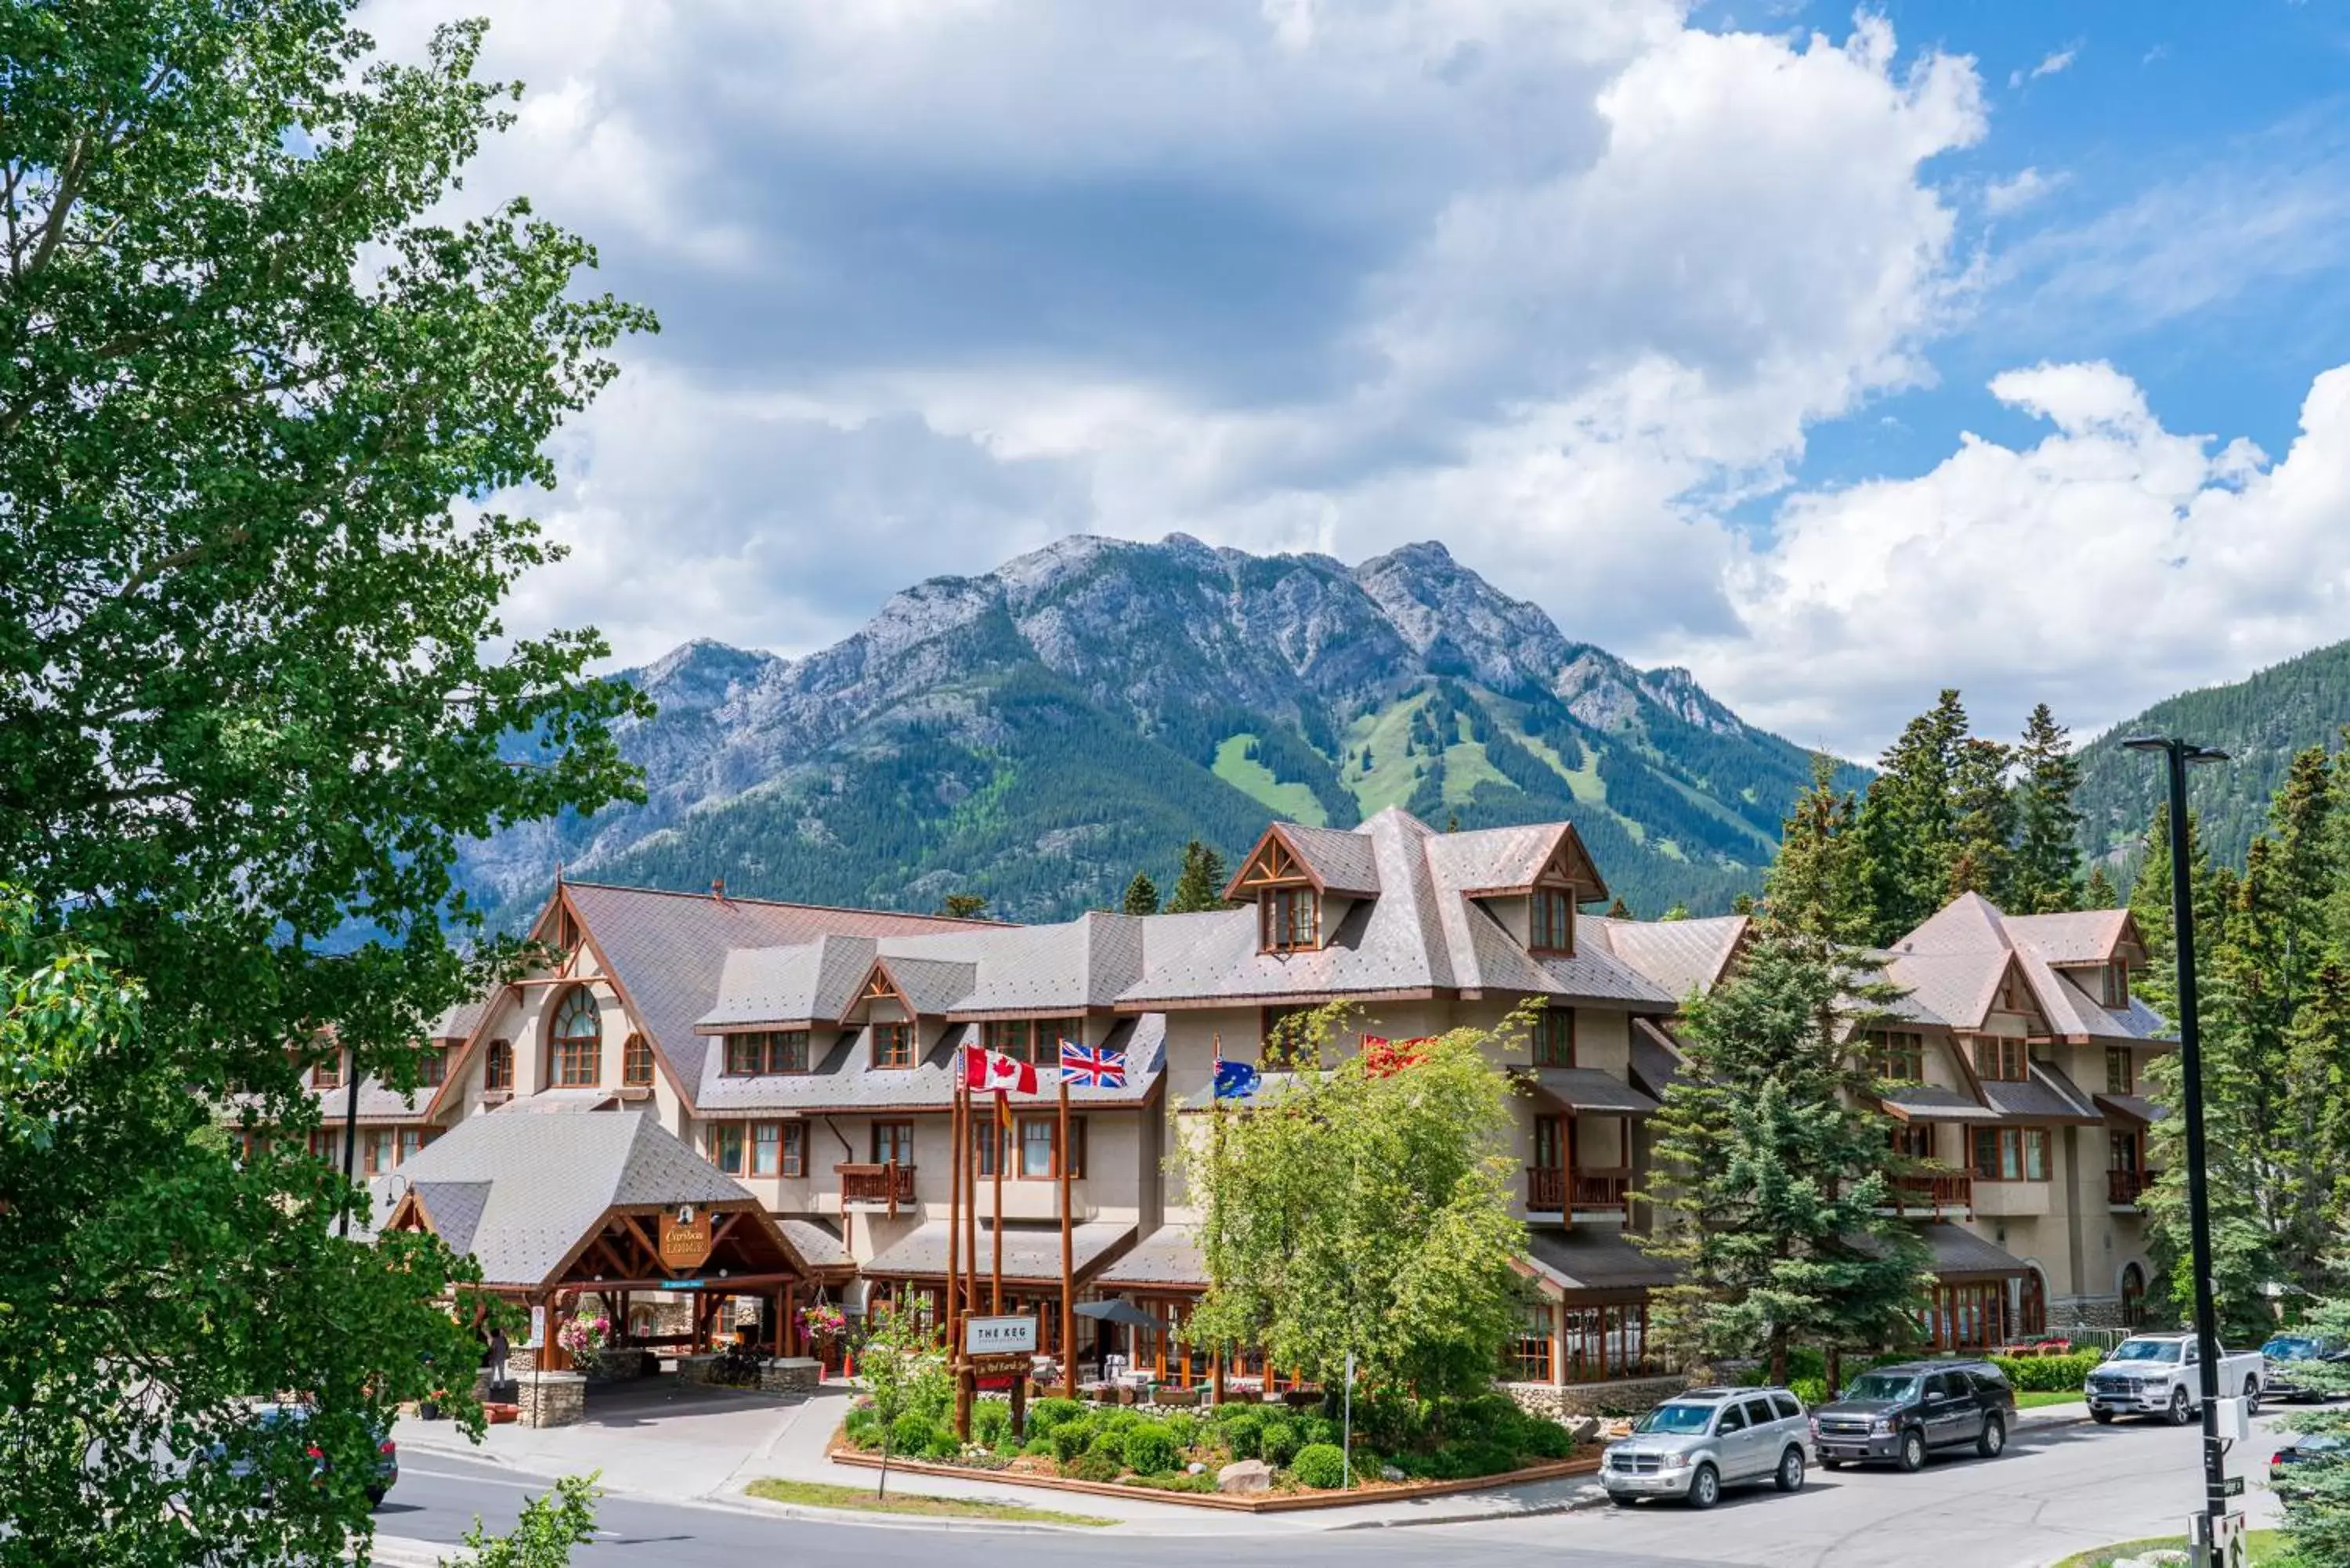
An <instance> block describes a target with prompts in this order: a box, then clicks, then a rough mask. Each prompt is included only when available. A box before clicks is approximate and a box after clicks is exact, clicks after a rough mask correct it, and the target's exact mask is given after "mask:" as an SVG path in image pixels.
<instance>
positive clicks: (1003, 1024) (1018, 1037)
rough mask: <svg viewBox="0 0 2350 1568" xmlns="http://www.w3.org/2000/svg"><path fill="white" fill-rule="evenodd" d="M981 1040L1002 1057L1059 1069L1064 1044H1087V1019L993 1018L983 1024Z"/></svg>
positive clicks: (981, 1026)
mask: <svg viewBox="0 0 2350 1568" xmlns="http://www.w3.org/2000/svg"><path fill="white" fill-rule="evenodd" d="M980 1037H981V1041H982V1043H983V1044H985V1045H986V1047H987V1048H988V1049H989V1050H991V1051H993V1052H995V1053H996V1054H999V1055H1004V1056H1009V1057H1011V1058H1012V1059H1013V1060H1014V1061H1016V1062H1034V1063H1035V1064H1037V1065H1038V1066H1040V1067H1041V1066H1058V1065H1059V1064H1060V1061H1061V1042H1062V1041H1064V1040H1066V1041H1069V1042H1071V1043H1072V1044H1078V1045H1082V1044H1085V1043H1086V1021H1085V1020H1084V1019H1083V1018H991V1019H989V1020H988V1021H987V1022H986V1023H983V1024H982V1025H980Z"/></svg>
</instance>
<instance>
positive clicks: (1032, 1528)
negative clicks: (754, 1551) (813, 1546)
mask: <svg viewBox="0 0 2350 1568" xmlns="http://www.w3.org/2000/svg"><path fill="white" fill-rule="evenodd" d="M910 1495H920V1494H910ZM964 1501H993V1500H981V1499H972V1500H964ZM1003 1501H1004V1502H1005V1503H1006V1504H1007V1505H1008V1506H1011V1507H1014V1508H1028V1507H1033V1506H1034V1505H1033V1504H1031V1503H1028V1502H1026V1501H1022V1500H1020V1499H1017V1498H1006V1499H1003ZM704 1506H707V1507H720V1508H727V1509H730V1510H732V1511H735V1512H741V1513H749V1514H755V1515H757V1516H759V1517H761V1518H764V1519H797V1520H805V1521H809V1522H813V1523H821V1524H863V1525H869V1526H871V1527H872V1528H874V1529H877V1530H944V1531H953V1532H986V1533H988V1534H999V1535H1108V1534H1113V1533H1115V1532H1118V1531H1119V1530H1120V1529H1122V1528H1123V1527H1124V1526H1125V1525H1127V1524H1128V1522H1129V1521H1127V1520H1123V1519H1113V1520H1110V1521H1108V1522H1107V1523H1105V1524H1043V1523H1039V1522H1037V1521H1035V1520H1011V1519H1008V1520H993V1519H941V1518H922V1517H919V1516H910V1517H898V1516H893V1515H890V1514H887V1513H873V1512H868V1511H865V1510H863V1509H855V1508H823V1507H819V1506H817V1505H816V1504H813V1503H805V1502H770V1501H767V1500H766V1499H765V1498H763V1497H753V1496H751V1495H750V1494H749V1493H748V1492H746V1491H733V1492H729V1493H727V1494H726V1496H725V1498H724V1499H723V1501H721V1500H718V1499H712V1500H709V1501H707V1502H706V1503H705V1504H704Z"/></svg>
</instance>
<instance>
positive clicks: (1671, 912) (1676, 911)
mask: <svg viewBox="0 0 2350 1568" xmlns="http://www.w3.org/2000/svg"><path fill="white" fill-rule="evenodd" d="M1689 918H1690V912H1689V906H1688V905H1687V904H1684V903H1682V902H1681V901H1680V900H1679V898H1676V899H1674V900H1673V906H1672V908H1671V909H1667V910H1666V911H1665V912H1664V913H1663V914H1661V915H1659V916H1658V917H1657V919H1659V920H1686V919H1689Z"/></svg>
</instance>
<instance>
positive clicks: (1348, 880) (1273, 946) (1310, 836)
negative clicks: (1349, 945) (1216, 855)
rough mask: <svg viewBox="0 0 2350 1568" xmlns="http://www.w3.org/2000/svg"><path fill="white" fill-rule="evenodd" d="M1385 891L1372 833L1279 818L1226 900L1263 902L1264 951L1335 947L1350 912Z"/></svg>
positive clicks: (1260, 936) (1259, 913)
mask: <svg viewBox="0 0 2350 1568" xmlns="http://www.w3.org/2000/svg"><path fill="white" fill-rule="evenodd" d="M1378 892H1379V871H1378V856H1377V854H1376V852H1375V850H1374V848H1373V846H1372V844H1371V841H1370V839H1369V837H1368V836H1367V835H1364V834H1360V833H1343V832H1339V831H1336V830H1335V829H1332V828H1326V827H1302V826H1298V825H1297V824H1295V823H1290V822H1276V823H1274V825H1273V826H1271V827H1268V828H1266V829H1265V831H1264V836H1263V837H1262V838H1260V839H1258V840H1257V841H1256V847H1255V848H1253V849H1252V850H1250V851H1249V853H1248V857H1247V858H1245V859H1244V860H1243V861H1242V862H1241V868H1240V870H1239V871H1238V872H1236V873H1234V874H1233V877H1232V881H1231V883H1230V884H1229V885H1227V886H1226V887H1225V888H1224V898H1226V899H1227V900H1228V901H1229V902H1232V903H1235V904H1251V903H1253V904H1254V905H1255V906H1256V920H1257V928H1256V929H1257V949H1258V950H1259V951H1261V952H1268V953H1292V952H1310V951H1312V950H1315V949H1317V948H1321V947H1325V946H1326V945H1328V943H1329V940H1330V936H1331V933H1332V932H1334V931H1336V929H1337V928H1338V924H1339V922H1340V921H1341V920H1342V919H1345V917H1346V913H1347V909H1348V908H1349V907H1350V906H1352V905H1353V904H1354V903H1356V902H1357V901H1359V900H1361V899H1365V898H1378Z"/></svg>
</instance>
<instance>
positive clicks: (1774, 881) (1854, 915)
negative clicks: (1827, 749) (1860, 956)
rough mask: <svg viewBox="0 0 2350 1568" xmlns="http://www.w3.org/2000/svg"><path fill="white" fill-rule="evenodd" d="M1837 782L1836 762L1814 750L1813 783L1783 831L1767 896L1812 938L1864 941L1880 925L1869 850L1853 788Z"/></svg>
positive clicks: (1775, 912) (1776, 914) (1766, 880)
mask: <svg viewBox="0 0 2350 1568" xmlns="http://www.w3.org/2000/svg"><path fill="white" fill-rule="evenodd" d="M1763 890H1764V898H1766V900H1767V901H1768V904H1769V907H1770V909H1771V912H1772V917H1773V919H1778V920H1781V921H1783V922H1784V923H1786V924H1788V925H1790V926H1792V927H1794V929H1797V930H1799V931H1801V932H1802V933H1803V934H1804V935H1805V936H1808V937H1814V938H1816V939H1818V940H1823V941H1829V942H1841V943H1846V944H1850V945H1855V946H1859V945H1865V944H1866V942H1867V941H1868V940H1869V936H1870V933H1871V932H1872V930H1873V929H1874V928H1875V926H1876V911H1875V910H1874V909H1871V907H1870V905H1869V892H1870V882H1869V875H1868V852H1867V849H1866V846H1864V845H1863V844H1862V842H1861V838H1860V830H1859V820H1858V811H1857V807H1856V803H1855V801H1854V799H1853V795H1852V793H1851V792H1850V791H1849V790H1839V789H1837V788H1836V787H1835V760H1834V759H1833V758H1830V757H1826V756H1821V755H1817V754H1814V756H1813V758H1812V784H1811V787H1810V788H1809V789H1807V790H1805V791H1804V793H1803V794H1800V795H1797V796H1796V797H1795V803H1794V805H1793V806H1792V807H1790V808H1789V810H1788V812H1787V820H1786V822H1785V823H1784V824H1783V826H1781V828H1780V830H1779V855H1778V858H1777V859H1776V860H1775V861H1773V863H1772V867H1771V869H1770V871H1769V872H1768V873H1767V874H1766V875H1765V876H1764V877H1763Z"/></svg>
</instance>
